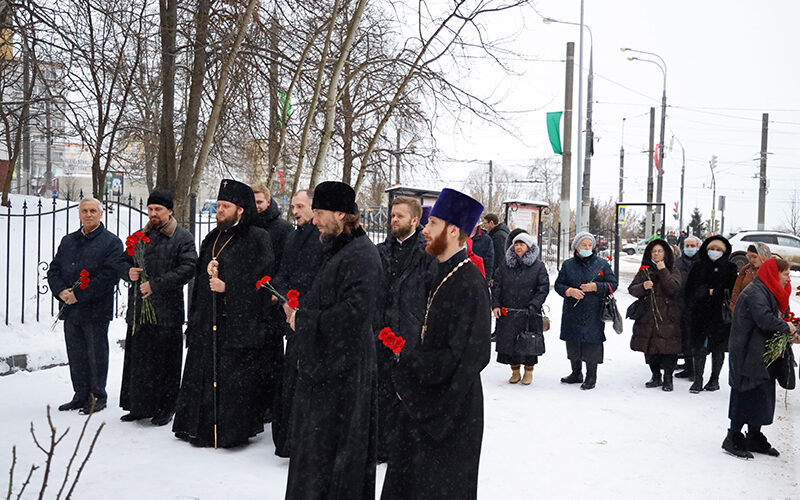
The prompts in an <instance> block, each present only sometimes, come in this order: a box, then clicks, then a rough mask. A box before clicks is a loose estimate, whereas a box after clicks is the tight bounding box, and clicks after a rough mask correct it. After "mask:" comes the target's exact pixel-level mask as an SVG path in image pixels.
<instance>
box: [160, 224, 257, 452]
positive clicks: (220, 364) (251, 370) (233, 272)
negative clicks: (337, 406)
mask: <svg viewBox="0 0 800 500" xmlns="http://www.w3.org/2000/svg"><path fill="white" fill-rule="evenodd" d="M217 236H219V238H217ZM215 240H216V251H217V253H219V257H217V261H218V262H219V279H220V280H222V281H224V282H225V293H217V294H215V295H216V300H217V423H218V427H217V429H218V430H217V438H218V444H219V446H221V447H231V446H237V445H239V444H243V443H246V442H247V439H248V438H250V437H252V436H255V435H256V434H258V433H259V432H262V431H263V430H264V423H263V417H264V409H265V408H266V404H267V393H268V387H267V383H266V381H267V374H266V370H267V362H266V360H267V353H266V349H265V348H264V346H265V340H266V335H267V333H268V331H269V328H268V325H267V311H268V304H269V300H270V296H269V294H268V293H266V291H264V290H261V291H257V290H256V282H257V281H258V280H259V279H260V278H261V277H262V276H264V275H265V274H266V273H267V271H268V269H271V268H272V266H273V257H272V244H271V243H270V240H269V234H267V232H266V231H265V230H263V229H261V228H258V227H255V226H251V225H247V224H242V223H240V224H237V225H236V226H234V227H232V228H230V229H228V230H227V231H222V232H220V231H219V229H214V230H212V231H211V232H210V233H209V234H208V236H206V238H205V239H204V240H203V243H202V245H201V246H200V258H199V259H198V261H197V271H196V274H195V283H194V289H193V291H192V300H191V302H190V309H189V325H188V328H187V330H186V344H187V347H188V351H187V354H186V364H185V366H184V370H183V381H182V383H181V390H180V393H179V395H178V404H177V408H176V412H175V423H174V425H173V427H172V430H173V432H174V433H175V435H176V436H178V437H179V438H181V439H185V440H187V441H190V442H192V443H193V444H197V445H200V446H214V404H213V401H214V400H213V397H214V388H213V369H212V368H213V357H212V350H213V344H212V333H211V326H212V307H211V301H212V300H213V299H212V293H211V289H210V288H209V283H208V271H207V266H208V263H209V262H210V261H211V253H212V248H213V246H214V242H215ZM229 240H230V241H229ZM226 243H227V246H225V248H224V249H223V250H222V251H221V252H220V249H221V247H222V246H223V245H225V244H226Z"/></svg>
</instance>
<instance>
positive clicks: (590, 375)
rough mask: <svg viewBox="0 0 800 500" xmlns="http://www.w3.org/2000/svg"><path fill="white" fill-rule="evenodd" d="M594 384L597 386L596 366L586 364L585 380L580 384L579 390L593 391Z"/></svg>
mask: <svg viewBox="0 0 800 500" xmlns="http://www.w3.org/2000/svg"><path fill="white" fill-rule="evenodd" d="M595 384H597V365H596V364H594V363H586V380H585V381H584V382H583V383H582V384H581V390H584V391H588V390H590V389H594V386H595Z"/></svg>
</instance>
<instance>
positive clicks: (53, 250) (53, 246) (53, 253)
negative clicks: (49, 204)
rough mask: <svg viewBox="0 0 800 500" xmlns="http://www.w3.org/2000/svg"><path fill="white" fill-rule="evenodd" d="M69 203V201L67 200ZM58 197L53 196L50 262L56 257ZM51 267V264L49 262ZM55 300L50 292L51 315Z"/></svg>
mask: <svg viewBox="0 0 800 500" xmlns="http://www.w3.org/2000/svg"><path fill="white" fill-rule="evenodd" d="M67 203H69V201H67ZM56 206H57V205H56V199H55V198H53V239H52V240H51V242H50V262H53V259H55V257H56ZM48 267H49V264H48ZM55 302H56V299H54V298H53V294H52V293H51V294H50V316H52V315H53V311H54V309H55Z"/></svg>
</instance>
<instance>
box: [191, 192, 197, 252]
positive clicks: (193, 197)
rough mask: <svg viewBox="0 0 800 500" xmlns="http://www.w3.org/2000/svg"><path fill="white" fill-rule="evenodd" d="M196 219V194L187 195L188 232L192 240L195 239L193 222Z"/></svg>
mask: <svg viewBox="0 0 800 500" xmlns="http://www.w3.org/2000/svg"><path fill="white" fill-rule="evenodd" d="M196 217H197V193H192V194H190V195H189V232H190V233H191V234H192V239H193V240H194V237H195V227H194V225H195V222H196Z"/></svg>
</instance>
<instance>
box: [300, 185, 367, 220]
mask: <svg viewBox="0 0 800 500" xmlns="http://www.w3.org/2000/svg"><path fill="white" fill-rule="evenodd" d="M311 208H312V209H317V210H330V211H331V212H344V213H346V214H357V213H358V205H356V192H355V191H353V188H351V187H350V186H348V185H347V184H345V183H344V182H338V181H326V182H323V183H320V184H318V185H317V187H316V189H314V198H313V200H312V201H311Z"/></svg>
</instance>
